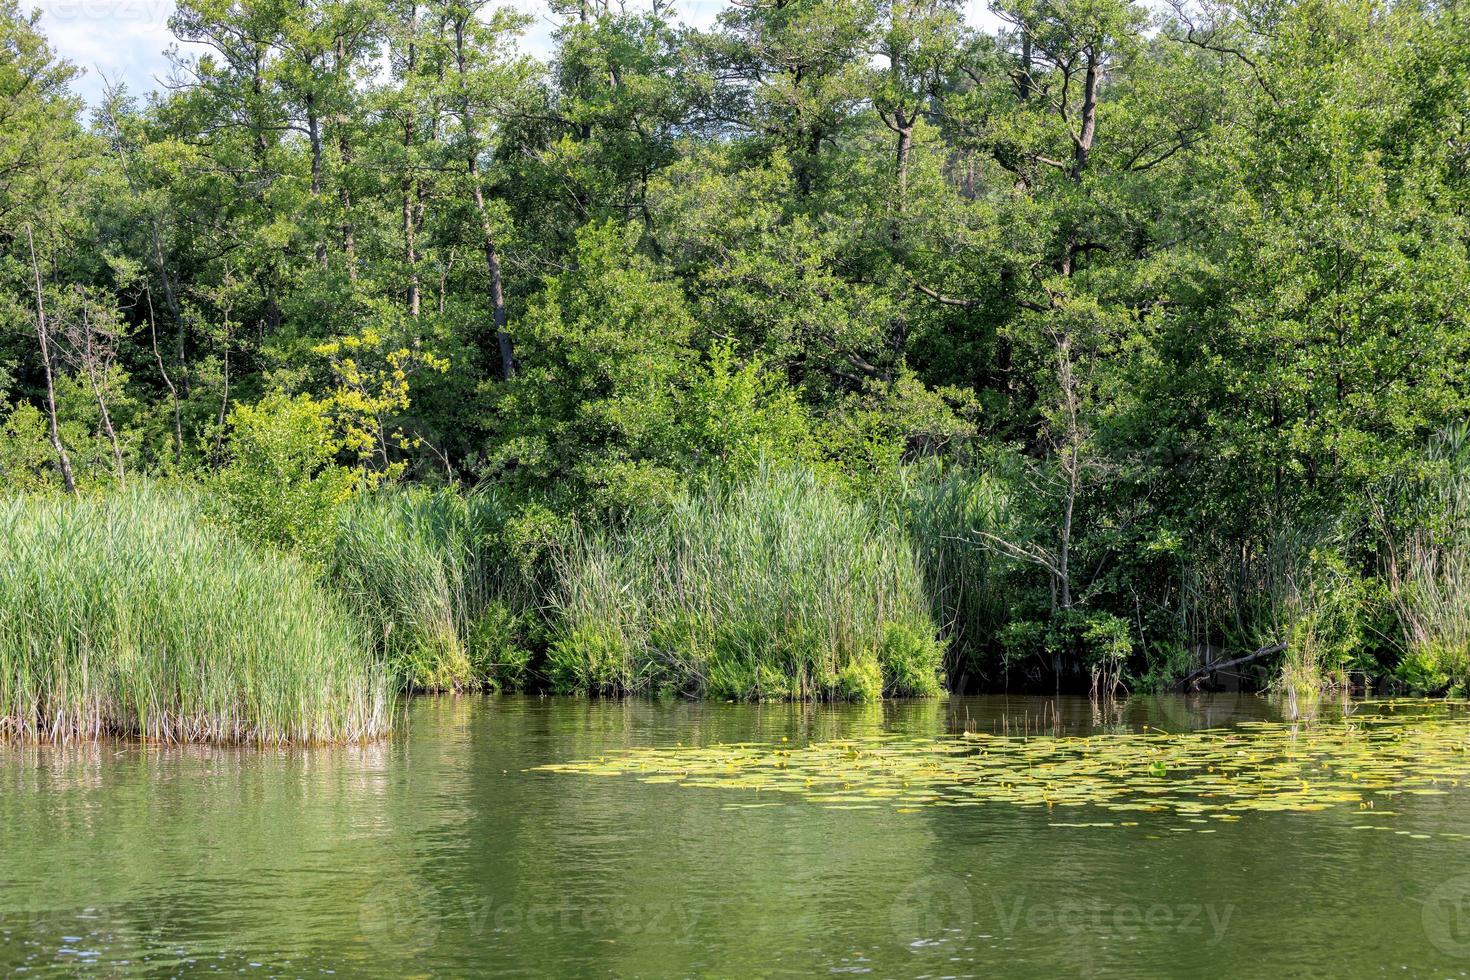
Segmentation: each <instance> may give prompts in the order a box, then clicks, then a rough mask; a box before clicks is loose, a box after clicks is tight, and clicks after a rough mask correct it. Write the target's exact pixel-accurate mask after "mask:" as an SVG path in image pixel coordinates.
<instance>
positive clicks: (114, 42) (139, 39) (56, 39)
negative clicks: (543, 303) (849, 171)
mask: <svg viewBox="0 0 1470 980" xmlns="http://www.w3.org/2000/svg"><path fill="white" fill-rule="evenodd" d="M500 2H501V3H502V4H503V5H505V6H510V7H514V8H515V9H517V10H521V11H523V12H525V13H528V14H531V15H532V16H533V17H534V18H535V19H534V23H533V25H532V27H531V28H530V30H528V31H527V33H526V36H525V38H524V39H523V42H522V47H523V49H524V50H525V51H527V52H528V53H530V54H534V55H537V56H541V57H544V56H546V55H547V54H548V53H549V52H550V50H551V32H552V29H553V28H554V26H555V25H554V22H553V20H552V15H551V13H550V11H549V10H548V9H547V7H546V5H545V3H543V2H541V0H500ZM26 5H27V4H26V3H25V0H22V7H23V8H24V7H25V6H26ZM30 5H32V6H35V7H39V8H40V10H41V29H42V31H44V32H45V34H46V36H47V37H48V38H50V40H51V46H52V48H53V50H55V51H56V53H57V54H58V55H60V56H61V57H62V58H65V59H66V60H67V61H70V62H71V63H72V64H74V65H76V66H77V67H78V68H82V69H85V74H84V75H83V76H82V77H81V78H79V79H78V80H77V81H76V83H75V84H74V86H73V87H74V88H75V90H76V91H77V93H78V94H80V95H82V96H83V97H85V98H86V99H87V101H88V102H91V103H95V102H96V101H97V100H98V98H99V97H100V95H101V93H102V84H103V82H102V79H103V78H104V77H105V78H107V79H110V80H112V81H121V82H123V83H125V84H126V85H127V88H128V91H129V92H131V93H132V94H133V95H137V96H142V95H144V94H145V93H147V92H150V91H153V90H154V89H157V88H160V87H162V86H161V81H162V80H163V79H165V78H166V77H167V76H168V71H169V61H168V57H167V56H166V55H165V52H166V51H167V50H168V49H169V47H171V46H173V45H174V44H175V43H176V42H175V40H174V37H173V35H172V34H170V33H169V30H168V18H169V15H170V14H172V13H173V11H174V0H30ZM725 6H726V3H725V0H676V2H675V4H674V10H675V11H676V13H677V15H678V16H679V18H680V19H681V20H683V21H684V22H685V23H686V24H691V25H693V26H696V27H708V26H709V25H710V24H712V23H713V22H714V19H715V16H716V15H717V14H718V13H719V12H720V11H721V10H722V9H724V7H725ZM965 8H966V19H967V20H968V21H969V22H970V23H971V24H976V25H982V24H983V25H990V24H993V23H994V18H993V17H992V16H991V15H990V14H989V12H988V10H987V9H986V6H985V2H984V0H967V3H966V4H965ZM184 53H185V54H187V53H188V52H187V51H185V52H184Z"/></svg>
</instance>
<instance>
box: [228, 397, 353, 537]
mask: <svg viewBox="0 0 1470 980" xmlns="http://www.w3.org/2000/svg"><path fill="white" fill-rule="evenodd" d="M228 426H229V435H228V438H227V440H226V447H227V448H228V450H229V456H230V460H229V463H228V464H227V465H226V466H224V467H223V468H222V469H220V471H219V472H218V473H216V474H215V475H214V477H213V478H212V480H211V482H210V489H211V490H212V491H213V495H212V498H211V502H212V503H213V504H214V505H215V509H216V511H217V512H218V514H219V516H220V517H222V518H223V520H224V521H225V523H226V524H228V525H229V526H230V527H231V528H232V529H234V530H235V531H237V532H239V534H240V535H241V536H243V537H244V538H245V539H246V540H247V541H250V542H252V543H267V544H271V545H275V546H277V547H281V548H286V549H289V550H293V551H296V552H298V553H300V554H302V555H304V556H305V557H306V558H307V559H308V560H313V561H314V560H316V559H318V558H320V557H321V556H323V555H325V554H326V552H327V551H328V550H329V549H330V548H331V545H332V540H333V538H334V537H335V535H336V525H337V514H338V511H339V510H340V509H341V507H342V505H343V504H345V503H346V502H347V501H348V499H349V498H350V497H351V496H352V493H353V490H354V488H355V487H356V485H357V476H356V474H355V473H354V471H352V470H349V469H344V468H343V467H340V466H337V465H336V463H335V460H336V457H337V452H338V450H339V449H340V448H341V446H342V443H341V440H340V439H338V437H337V436H336V434H335V429H336V426H335V423H333V421H332V419H331V418H330V417H329V415H328V413H327V406H326V405H325V403H323V402H319V401H316V400H314V399H312V398H311V397H310V396H308V395H300V396H298V397H296V398H291V397H288V396H287V395H283V394H279V393H277V394H273V395H267V396H266V397H265V398H263V399H261V400H260V402H258V403H257V404H255V405H237V406H236V407H235V408H234V409H233V410H232V411H231V412H230V416H229V419H228Z"/></svg>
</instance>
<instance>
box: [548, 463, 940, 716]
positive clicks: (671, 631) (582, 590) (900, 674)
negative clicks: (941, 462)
mask: <svg viewBox="0 0 1470 980" xmlns="http://www.w3.org/2000/svg"><path fill="white" fill-rule="evenodd" d="M561 575H562V587H561V592H560V596H559V603H558V604H559V609H558V611H559V612H560V614H561V620H560V623H559V625H558V636H557V639H556V642H554V643H553V644H552V647H551V650H550V653H549V660H550V670H551V673H552V676H553V679H554V680H555V681H556V682H557V684H558V685H559V686H560V687H562V688H563V689H569V690H582V691H594V692H608V693H620V692H637V691H646V690H658V689H660V688H663V689H671V690H679V691H684V692H687V693H691V694H708V695H711V696H715V697H723V698H737V699H765V698H777V699H781V698H811V697H816V698H851V699H859V700H861V699H867V698H872V697H876V696H878V695H879V694H880V693H887V694H894V695H905V694H932V693H935V692H937V690H938V683H937V679H936V674H937V672H938V668H939V666H940V660H941V656H942V653H941V650H942V648H941V646H940V644H939V643H938V642H937V641H936V640H935V638H934V637H935V627H934V623H933V620H932V619H931V617H930V611H929V604H928V600H927V598H926V597H925V595H924V590H923V582H922V579H921V576H920V573H919V569H918V567H917V565H916V564H915V562H914V560H913V556H912V553H911V552H910V549H909V547H908V544H907V542H906V541H905V540H904V538H903V536H902V534H901V533H900V532H899V530H898V529H897V528H896V527H894V526H892V525H891V524H889V523H886V522H883V521H881V520H879V519H877V518H876V517H875V516H874V515H873V514H872V513H870V512H869V511H868V510H867V509H866V508H865V507H863V506H861V505H859V504H855V503H851V502H849V501H846V500H844V499H842V498H841V497H840V496H839V495H838V494H837V492H836V491H835V490H834V489H833V488H831V487H829V486H827V485H826V484H825V483H823V482H822V481H821V480H820V479H819V478H818V477H816V476H814V475H813V474H811V473H807V472H804V471H796V470H783V469H764V470H762V471H761V472H760V473H758V474H757V476H756V477H755V478H754V479H753V480H752V481H750V482H748V483H746V484H743V485H741V486H739V487H734V488H725V489H721V490H717V491H713V492H708V493H704V494H699V495H696V496H692V497H689V498H686V499H684V500H681V501H679V502H677V503H675V504H674V505H673V506H672V507H671V508H670V509H669V510H668V511H667V512H666V513H662V514H660V515H658V516H656V517H653V518H649V519H647V520H643V521H639V522H636V523H635V524H634V526H632V527H629V528H628V529H626V530H624V531H622V532H619V533H613V534H589V535H588V536H586V537H584V538H583V539H582V540H581V541H580V543H579V544H578V546H577V547H575V548H573V549H572V551H571V553H570V554H569V555H568V556H567V557H566V559H565V561H564V562H563V565H562V567H561Z"/></svg>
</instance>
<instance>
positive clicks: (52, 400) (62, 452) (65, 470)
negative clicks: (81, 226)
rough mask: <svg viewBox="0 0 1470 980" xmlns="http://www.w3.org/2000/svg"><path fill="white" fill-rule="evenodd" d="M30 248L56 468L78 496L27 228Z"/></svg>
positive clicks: (38, 269)
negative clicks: (59, 412)
mask: <svg viewBox="0 0 1470 980" xmlns="http://www.w3.org/2000/svg"><path fill="white" fill-rule="evenodd" d="M26 244H27V245H28V246H29V247H30V250H31V273H32V275H34V276H35V280H36V340H37V342H38V343H39V344H40V345H41V365H42V367H44V368H45V370H46V413H47V415H48V416H49V417H50V421H51V448H52V449H54V450H55V451H56V468H57V469H59V470H60V471H61V482H62V483H63V484H65V485H66V490H67V493H76V492H77V481H76V478H75V477H74V476H72V472H71V457H70V456H68V455H67V454H66V447H65V446H63V445H62V444H61V426H60V425H58V424H57V421H56V380H55V376H54V375H53V374H52V371H51V336H50V331H49V330H48V329H47V327H46V300H45V290H44V289H43V288H42V286H41V264H40V263H39V262H37V261H36V239H35V236H34V235H32V234H31V226H30V225H29V224H27V225H26Z"/></svg>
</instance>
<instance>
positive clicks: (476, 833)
mask: <svg viewBox="0 0 1470 980" xmlns="http://www.w3.org/2000/svg"><path fill="white" fill-rule="evenodd" d="M1364 708H1366V709H1367V710H1373V709H1372V708H1371V706H1352V707H1350V708H1349V711H1350V712H1352V711H1358V710H1361V709H1364ZM1286 710H1287V709H1286V708H1285V707H1283V706H1279V705H1276V704H1274V703H1272V702H1269V701H1266V700H1263V699H1260V698H1256V697H1251V696H1234V695H1230V696H1216V697H1213V698H1203V699H1192V700H1185V699H1183V698H1133V699H1131V700H1129V701H1127V702H1125V703H1123V704H1121V705H1119V706H1115V707H1112V708H1104V709H1097V708H1094V707H1093V706H1091V705H1090V704H1089V703H1088V702H1087V701H1086V700H1085V699H1083V700H1067V699H1062V700H1060V701H1053V700H1042V699H1028V698H999V697H994V698H974V699H951V700H948V701H932V702H916V703H889V704H884V705H872V706H791V705H765V706H737V705H726V704H690V703H655V702H647V701H636V702H608V701H585V700H573V699H559V698H518V697H517V698H513V697H501V698H458V699H451V698H443V699H432V700H431V699H420V700H415V701H413V702H411V703H410V704H409V705H408V707H407V709H406V717H405V719H404V721H403V723H402V725H401V731H400V733H399V734H398V735H397V736H395V737H394V738H392V739H391V740H389V741H387V742H384V743H382V744H379V745H373V746H365V747H363V746H358V747H349V748H328V749H309V750H291V751H275V750H269V751H262V750H255V749H234V748H229V749H221V748H204V747H189V748H176V747H175V748H160V747H152V746H144V745H138V744H133V743H125V742H105V743H102V744H98V745H86V746H70V747H37V746H30V747H16V746H10V747H0V971H5V972H10V971H28V972H29V973H31V974H41V973H71V972H74V971H82V970H89V971H92V972H96V973H99V974H101V975H108V976H111V975H132V974H148V975H167V974H177V973H201V972H230V973H234V972H241V971H244V972H247V973H254V974H259V975H284V976H320V975H327V974H338V975H346V976H359V975H384V976H405V975H451V976H466V975H482V974H487V973H495V974H508V975H522V976H585V975H607V974H613V975H628V976H688V975H701V976H706V975H716V976H779V975H809V974H814V973H818V974H820V973H827V974H832V973H836V974H846V973H856V974H871V975H876V976H905V977H907V976H1007V977H1047V978H1050V977H1056V976H1074V975H1080V976H1122V977H1135V976H1151V975H1168V976H1253V977H1254V976H1270V977H1286V976H1296V977H1312V976H1322V977H1329V976H1330V977H1341V976H1348V977H1352V976H1396V977H1402V976H1436V977H1443V976H1463V975H1466V974H1470V780H1467V781H1466V783H1465V784H1464V785H1463V786H1462V785H1461V784H1460V781H1459V779H1458V775H1459V766H1460V765H1461V763H1460V762H1459V761H1457V756H1456V755H1455V754H1454V753H1453V752H1447V753H1446V755H1445V758H1444V759H1443V760H1436V761H1435V763H1434V764H1433V766H1432V767H1428V768H1429V770H1430V771H1431V773H1432V774H1431V775H1430V776H1428V777H1426V778H1432V779H1433V786H1434V790H1433V791H1432V793H1426V794H1425V795H1411V794H1398V795H1394V796H1392V797H1391V798H1390V799H1383V798H1378V799H1374V796H1373V792H1372V791H1371V790H1370V791H1365V792H1364V794H1363V800H1364V801H1365V802H1359V803H1352V802H1341V803H1335V804H1333V805H1331V806H1327V807H1326V808H1324V809H1318V810H1313V811H1311V812H1298V811H1285V812H1276V811H1267V812H1243V813H1239V814H1238V818H1236V816H1235V815H1234V814H1231V815H1227V816H1224V817H1223V818H1221V819H1217V820H1213V821H1212V822H1211V823H1210V824H1209V825H1208V826H1204V825H1203V819H1202V818H1200V819H1198V820H1195V821H1193V823H1191V822H1190V821H1188V820H1184V819H1183V818H1181V815H1180V814H1179V813H1178V812H1173V811H1167V810H1166V811H1160V812H1151V811H1148V810H1145V811H1142V812H1136V813H1132V812H1130V813H1127V814H1124V816H1126V817H1127V818H1128V819H1127V821H1126V823H1127V824H1133V825H1131V826H1130V825H1123V822H1122V821H1120V820H1119V814H1117V813H1111V812H1108V811H1106V810H1104V808H1102V807H1100V806H1096V805H1092V804H1078V805H1073V806H1068V807H1066V808H1065V810H1066V812H1065V815H1064V816H1062V815H1060V814H1061V809H1062V808H1060V807H1054V806H1052V805H1031V806H1026V805H1019V804H1012V803H1008V802H998V801H996V800H995V799H989V798H987V799H983V800H979V801H977V802H970V801H969V800H968V799H966V800H965V803H966V805H963V806H947V805H946V806H918V807H897V806H892V805H879V806H875V807H874V808H871V809H866V808H860V809H849V808H845V807H838V806H827V805H822V804H821V803H820V801H819V800H818V801H814V800H812V799H807V798H804V797H802V796H801V795H800V794H796V793H789V794H784V796H783V794H780V793H772V792H766V793H761V792H759V791H757V790H753V789H749V788H743V786H742V785H740V784H735V785H723V786H718V787H714V786H711V785H705V786H691V785H681V784H678V783H659V782H655V783H649V782H645V781H643V780H642V779H640V778H638V776H637V775H636V774H628V773H623V774H616V773H612V772H608V773H601V774H593V773H584V772H571V771H555V770H546V769H542V768H540V767H544V766H562V765H564V764H568V763H572V762H576V761H579V760H580V761H588V760H590V761H591V762H593V763H596V762H597V760H599V759H602V758H605V757H609V756H617V755H618V754H619V753H626V750H629V749H644V748H669V749H675V748H680V749H682V748H686V747H688V748H691V749H698V748H701V747H709V746H716V745H722V744H729V743H736V742H738V743H758V744H760V745H769V746H772V747H774V748H773V749H772V751H775V750H776V749H777V748H779V749H780V750H782V751H795V752H797V753H800V751H801V749H802V748H803V747H805V746H810V745H813V744H826V743H829V742H832V741H833V740H836V739H855V740H858V741H859V742H861V743H863V744H869V743H871V744H882V740H881V738H880V737H881V736H885V735H887V736H894V737H896V738H900V739H910V738H915V737H918V738H923V737H927V736H947V735H953V734H956V733H962V732H966V731H969V732H971V733H975V734H977V735H979V736H981V737H980V738H978V739H976V741H977V743H978V742H981V741H984V740H985V739H984V736H990V737H991V738H1002V739H1027V740H1030V739H1043V740H1044V739H1053V738H1058V737H1076V736H1082V735H1093V736H1095V735H1099V734H1101V735H1104V736H1107V737H1112V738H1125V739H1126V738H1129V737H1131V736H1132V735H1133V734H1134V733H1137V734H1139V735H1140V736H1141V735H1143V733H1145V732H1154V733H1158V732H1161V731H1162V732H1174V733H1180V732H1185V731H1187V730H1190V729H1198V728H1209V729H1212V730H1219V731H1221V732H1224V733H1227V734H1228V733H1230V732H1234V731H1237V730H1239V731H1242V732H1250V731H1251V730H1252V725H1251V724H1249V723H1252V722H1258V721H1260V720H1263V719H1264V720H1281V719H1283V713H1284V712H1285V711H1286ZM1395 710H1397V711H1399V712H1403V711H1406V710H1409V709H1406V708H1405V707H1403V706H1402V704H1400V705H1397V706H1396V707H1395ZM1436 717H1437V718H1438V720H1437V721H1436V724H1442V725H1443V726H1444V727H1443V732H1444V738H1445V739H1446V740H1449V741H1448V742H1447V743H1446V744H1450V743H1451V742H1454V740H1456V739H1459V740H1462V741H1467V742H1470V712H1461V713H1460V714H1458V715H1455V714H1451V716H1449V717H1448V719H1446V718H1444V717H1439V716H1436ZM1242 722H1245V723H1247V724H1246V725H1245V726H1244V727H1243V728H1240V727H1239V726H1240V725H1241V723H1242ZM1346 723H1349V724H1350V718H1349V722H1346ZM1307 724H1314V725H1318V726H1333V725H1343V724H1345V722H1344V721H1343V718H1342V709H1341V708H1340V707H1337V706H1331V707H1328V708H1324V709H1322V710H1321V713H1320V717H1319V718H1318V720H1317V721H1315V722H1311V723H1307ZM1145 726H1147V727H1145ZM1276 731H1277V735H1278V741H1279V735H1280V732H1279V730H1276ZM1155 737H1157V734H1156V735H1155ZM1390 737H1394V738H1396V737H1397V736H1390ZM1419 737H1421V738H1422V737H1423V735H1422V732H1421V733H1420V736H1419ZM875 739H876V740H877V741H873V740H875ZM1223 744H1234V743H1228V742H1227V743H1223ZM1454 744H1458V743H1457V742H1456V743H1454ZM1033 748H1042V747H1040V746H1033ZM1165 750H1167V746H1166V747H1165ZM761 751H764V750H761ZM1149 751H1152V749H1150V750H1149ZM1232 751H1234V750H1233V749H1232ZM1032 754H1033V755H1035V754H1036V753H1034V752H1033V753H1032ZM1040 757H1046V758H1049V757H1050V754H1049V753H1046V752H1043V753H1041V756H1040ZM1355 760H1356V757H1349V761H1348V762H1346V763H1340V762H1339V761H1338V760H1336V759H1334V760H1333V761H1332V763H1331V764H1332V765H1333V766H1337V767H1338V768H1339V769H1342V770H1343V771H1345V770H1346V769H1347V768H1349V767H1351V766H1355V765H1357V762H1356V761H1355ZM1174 764H1175V763H1174V762H1173V761H1171V762H1170V765H1174ZM1301 764H1302V766H1303V768H1304V772H1306V770H1307V769H1308V768H1310V766H1311V761H1310V760H1303V761H1302V762H1301ZM1463 765H1464V767H1465V769H1466V771H1467V773H1470V757H1467V759H1466V761H1465V762H1464V763H1463ZM1104 768H1105V767H1104ZM1321 768H1325V767H1321ZM1365 770H1366V771H1368V773H1369V776H1371V775H1372V773H1371V760H1369V762H1368V763H1365ZM773 771H774V770H773ZM1100 778H1109V777H1108V775H1107V773H1106V772H1103V774H1102V776H1101V777H1100ZM1158 778H1159V779H1161V780H1167V779H1170V778H1173V777H1172V775H1171V774H1170V773H1168V772H1166V771H1165V770H1164V767H1163V766H1162V764H1161V765H1160V769H1159V773H1158ZM1334 778H1336V777H1334ZM1341 778H1343V779H1347V778H1348V776H1346V775H1344V776H1342V777H1341ZM1353 778H1356V775H1355V774H1353ZM1365 778H1367V777H1365ZM1316 779H1317V776H1315V775H1313V774H1311V773H1309V772H1308V773H1306V775H1305V777H1304V779H1303V783H1306V782H1308V781H1312V782H1313V785H1314V786H1315V785H1316V782H1315V780H1316ZM1145 782H1146V780H1145ZM1416 785H1417V784H1416ZM1423 785H1425V786H1428V785H1429V784H1428V783H1424V784H1423ZM1148 789H1149V788H1148V787H1147V786H1144V787H1143V788H1142V789H1140V790H1139V792H1147V791H1148ZM1045 791H1046V792H1048V793H1052V792H1056V793H1060V794H1061V795H1063V796H1065V787H1062V788H1061V789H1057V790H1052V789H1050V788H1048V789H1046V790H1045ZM1304 791H1305V787H1304ZM1038 792H1040V790H1038ZM1130 792H1132V790H1130ZM1131 798H1132V797H1130V799H1131ZM1304 798H1305V797H1304ZM1313 799H1315V797H1313ZM756 802H759V803H761V804H769V805H761V806H751V805H749V804H751V803H756ZM880 802H881V801H880ZM1370 803H1371V807H1370V805H1369V804H1370ZM1314 805H1315V804H1314ZM1378 813H1384V814H1385V815H1384V816H1382V817H1379V816H1377V814H1378ZM1210 815H1211V816H1213V815H1214V814H1210ZM1185 816H1186V817H1188V816H1189V814H1185ZM1094 822H1095V823H1107V824H1110V825H1108V826H1090V825H1088V824H1091V823H1094Z"/></svg>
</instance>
